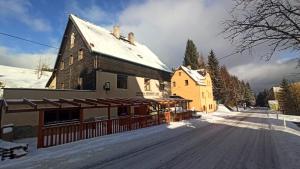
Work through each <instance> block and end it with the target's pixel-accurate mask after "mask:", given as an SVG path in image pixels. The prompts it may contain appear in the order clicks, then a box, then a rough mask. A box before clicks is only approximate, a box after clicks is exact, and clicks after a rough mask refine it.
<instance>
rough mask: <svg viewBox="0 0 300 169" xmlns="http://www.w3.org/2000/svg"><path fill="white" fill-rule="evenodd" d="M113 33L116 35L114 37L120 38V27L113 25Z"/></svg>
mask: <svg viewBox="0 0 300 169" xmlns="http://www.w3.org/2000/svg"><path fill="white" fill-rule="evenodd" d="M112 34H113V35H114V37H116V38H117V39H120V27H119V26H116V25H115V26H114V27H113V32H112Z"/></svg>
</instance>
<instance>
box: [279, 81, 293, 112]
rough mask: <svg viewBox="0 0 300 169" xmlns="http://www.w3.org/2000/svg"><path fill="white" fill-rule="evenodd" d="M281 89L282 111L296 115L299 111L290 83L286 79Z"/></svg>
mask: <svg viewBox="0 0 300 169" xmlns="http://www.w3.org/2000/svg"><path fill="white" fill-rule="evenodd" d="M280 87H281V89H280V91H279V93H278V97H279V98H278V101H279V106H280V109H281V110H283V113H285V114H295V113H296V111H297V103H296V102H295V99H294V98H293V93H292V91H291V87H290V84H289V82H288V81H287V80H286V79H282V82H281V84H280Z"/></svg>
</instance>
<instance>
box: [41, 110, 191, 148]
mask: <svg viewBox="0 0 300 169" xmlns="http://www.w3.org/2000/svg"><path fill="white" fill-rule="evenodd" d="M175 118H178V120H185V119H188V118H191V114H190V113H189V112H186V113H177V114H176V115H175ZM167 122H168V120H167V118H166V116H165V115H163V114H162V115H160V117H159V118H158V116H157V115H145V116H133V117H129V116H126V117H121V118H117V119H110V120H101V121H92V122H83V123H82V124H80V123H79V122H73V123H70V124H66V123H62V124H53V125H47V126H44V127H43V128H42V129H41V137H40V138H39V139H38V142H40V143H39V144H38V145H41V147H40V148H42V147H50V146H55V145H60V144H65V143H70V142H74V141H78V140H82V139H88V138H93V137H98V136H103V135H108V134H113V133H120V132H125V131H130V130H136V129H140V128H145V127H150V126H155V125H159V124H162V123H167Z"/></svg>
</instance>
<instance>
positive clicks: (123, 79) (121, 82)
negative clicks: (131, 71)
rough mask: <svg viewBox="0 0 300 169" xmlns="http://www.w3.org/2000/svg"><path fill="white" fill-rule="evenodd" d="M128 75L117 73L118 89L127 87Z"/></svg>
mask: <svg viewBox="0 0 300 169" xmlns="http://www.w3.org/2000/svg"><path fill="white" fill-rule="evenodd" d="M127 78H128V77H127V76H126V75H117V88H118V89H127Z"/></svg>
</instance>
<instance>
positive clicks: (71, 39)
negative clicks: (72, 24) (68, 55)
mask: <svg viewBox="0 0 300 169" xmlns="http://www.w3.org/2000/svg"><path fill="white" fill-rule="evenodd" d="M74 46H75V33H74V32H72V33H71V37H70V49H72V48H74Z"/></svg>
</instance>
